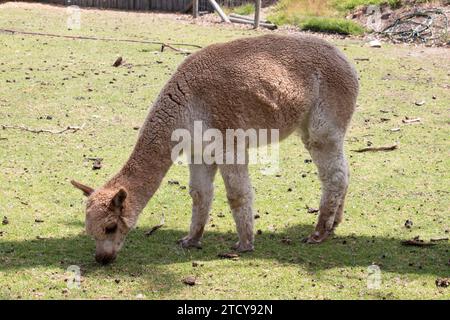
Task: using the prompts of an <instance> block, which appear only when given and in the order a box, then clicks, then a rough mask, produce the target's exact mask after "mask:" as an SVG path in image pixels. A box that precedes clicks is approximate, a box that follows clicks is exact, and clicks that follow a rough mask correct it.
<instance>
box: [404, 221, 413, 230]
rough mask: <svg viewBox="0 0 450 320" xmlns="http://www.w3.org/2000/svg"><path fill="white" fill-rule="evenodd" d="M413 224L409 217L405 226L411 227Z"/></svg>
mask: <svg viewBox="0 0 450 320" xmlns="http://www.w3.org/2000/svg"><path fill="white" fill-rule="evenodd" d="M412 226H413V222H412V220H409V219H408V220H406V221H405V228H407V229H411V228H412Z"/></svg>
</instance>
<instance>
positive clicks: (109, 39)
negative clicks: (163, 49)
mask: <svg viewBox="0 0 450 320" xmlns="http://www.w3.org/2000/svg"><path fill="white" fill-rule="evenodd" d="M0 32H7V33H11V34H25V35H31V36H45V37H56V38H66V39H76V40H98V41H115V42H130V43H148V44H159V45H163V44H164V42H160V41H151V40H134V39H112V38H98V37H87V36H69V35H61V34H53V33H41V32H30V31H19V30H12V29H0ZM170 45H174V46H182V47H194V48H198V49H201V48H202V47H201V46H199V45H196V44H191V43H170Z"/></svg>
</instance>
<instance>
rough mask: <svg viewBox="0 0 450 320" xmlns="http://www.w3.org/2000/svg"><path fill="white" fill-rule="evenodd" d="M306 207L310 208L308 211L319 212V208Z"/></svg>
mask: <svg viewBox="0 0 450 320" xmlns="http://www.w3.org/2000/svg"><path fill="white" fill-rule="evenodd" d="M306 209H307V210H308V213H318V212H319V209H316V208H310V207H306Z"/></svg>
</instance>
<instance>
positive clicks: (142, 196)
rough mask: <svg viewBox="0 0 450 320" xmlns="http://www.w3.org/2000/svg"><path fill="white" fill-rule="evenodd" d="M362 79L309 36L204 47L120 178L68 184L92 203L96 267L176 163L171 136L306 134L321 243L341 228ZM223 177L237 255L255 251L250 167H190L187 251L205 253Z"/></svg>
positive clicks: (165, 92) (163, 98)
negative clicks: (179, 132)
mask: <svg viewBox="0 0 450 320" xmlns="http://www.w3.org/2000/svg"><path fill="white" fill-rule="evenodd" d="M358 89H359V84H358V78H357V74H356V71H355V69H354V67H353V66H352V65H351V64H350V63H349V62H348V60H347V59H346V58H345V57H344V55H343V54H342V53H341V52H340V51H338V49H337V48H336V47H334V46H332V45H331V44H329V43H327V42H326V41H324V40H321V39H318V38H315V37H310V36H281V35H263V36H258V37H252V38H245V39H239V40H234V41H231V42H228V43H224V44H214V45H211V46H208V47H206V48H204V49H202V50H200V51H198V52H196V53H195V54H192V55H190V56H189V57H187V58H186V59H185V61H184V62H183V63H182V64H181V65H180V66H179V67H178V69H177V71H176V72H175V74H174V75H173V76H172V77H171V79H170V80H169V81H168V82H167V84H166V85H165V86H164V88H163V89H162V91H161V92H160V94H159V96H158V97H157V99H156V101H155V102H154V104H153V107H152V108H151V109H150V112H149V114H148V116H147V118H146V120H145V123H144V124H143V126H142V128H141V129H140V132H139V137H138V139H137V142H136V145H135V147H134V150H133V151H132V153H131V155H130V157H129V159H128V161H127V162H126V163H125V164H124V165H123V167H122V168H121V170H120V171H119V172H118V173H117V174H116V175H115V176H114V177H112V178H111V179H110V180H109V181H108V182H106V184H105V185H104V186H103V187H101V188H99V189H96V190H94V189H93V188H90V187H88V186H85V185H83V184H81V183H78V182H75V181H72V184H73V185H74V186H75V187H76V188H78V189H80V190H82V191H83V193H84V195H85V196H87V197H88V198H87V205H86V206H87V207H86V231H87V233H88V234H89V235H91V236H93V237H94V239H95V240H96V255H95V258H96V260H97V261H98V262H99V263H102V264H107V263H109V262H111V261H113V260H114V259H115V258H116V255H117V252H118V251H119V250H120V248H121V247H122V244H123V242H124V239H125V237H126V235H127V234H128V232H129V231H130V230H131V229H132V228H133V227H134V226H135V224H136V221H137V219H138V216H139V214H140V213H141V211H142V210H143V209H144V207H145V206H146V205H147V202H148V201H149V200H150V198H151V197H152V196H153V194H154V193H155V192H156V190H157V189H158V187H159V185H160V183H161V180H162V179H163V178H164V176H165V174H166V172H167V171H168V169H169V168H170V166H171V165H172V163H173V160H172V158H171V150H172V148H173V147H174V142H173V141H171V134H172V132H173V131H174V130H176V129H179V128H185V129H187V130H191V131H192V130H193V129H192V128H193V123H194V121H198V120H201V121H202V122H203V123H204V124H205V125H206V126H207V127H208V128H216V129H218V130H220V131H221V132H225V130H226V129H227V128H233V129H238V128H242V129H243V130H247V129H249V128H255V129H263V128H275V129H278V130H279V137H280V140H281V139H284V138H286V137H287V136H289V135H290V134H291V133H293V132H294V131H298V132H299V133H300V136H301V139H302V141H303V143H304V145H305V147H306V149H307V150H308V151H309V153H310V154H311V157H312V159H313V161H314V163H315V164H316V166H317V167H318V172H319V178H320V180H321V185H322V196H321V201H320V207H319V210H320V214H319V217H318V222H317V225H316V227H315V230H314V232H313V233H312V234H311V235H310V236H309V237H308V238H307V239H306V241H307V242H308V243H320V242H322V241H324V240H325V239H326V238H327V237H328V236H329V235H330V234H332V232H333V231H334V229H335V228H336V226H337V225H338V224H339V223H340V222H341V221H342V216H343V212H344V199H345V195H346V192H347V186H348V175H349V174H348V166H347V162H346V159H345V156H344V151H343V142H344V136H345V133H346V129H347V127H348V125H349V123H350V120H351V117H352V114H353V112H354V109H355V104H356V98H357V95H358ZM217 170H219V171H220V173H221V175H222V177H223V180H224V183H225V187H226V193H227V198H228V202H229V205H230V208H231V211H232V214H233V217H234V220H235V223H236V227H237V228H236V229H237V233H238V242H237V243H236V244H235V246H234V249H236V250H237V251H239V252H245V251H252V250H253V249H254V247H253V240H254V233H253V219H254V217H253V208H252V201H253V192H252V187H251V184H250V178H249V174H248V165H247V164H246V163H244V164H228V163H227V164H216V163H213V164H205V163H201V164H198V163H197V164H190V165H189V171H190V183H189V193H190V195H191V197H192V200H193V205H192V221H191V226H190V231H189V234H188V235H187V236H186V237H184V238H182V239H181V240H179V241H180V243H181V245H182V246H183V247H184V248H190V247H200V245H201V244H200V240H201V238H202V235H203V231H204V228H205V224H206V223H207V220H208V215H209V211H210V208H211V202H212V199H213V180H214V176H215V174H216V172H217Z"/></svg>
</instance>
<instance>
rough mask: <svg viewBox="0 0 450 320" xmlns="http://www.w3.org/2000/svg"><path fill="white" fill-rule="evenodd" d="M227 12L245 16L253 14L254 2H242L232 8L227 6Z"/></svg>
mask: <svg viewBox="0 0 450 320" xmlns="http://www.w3.org/2000/svg"><path fill="white" fill-rule="evenodd" d="M228 10H229V12H232V13H236V14H240V15H243V16H247V15H250V14H253V13H254V12H255V4H254V3H247V4H243V5H240V6H237V7H234V8H229V9H228Z"/></svg>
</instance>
